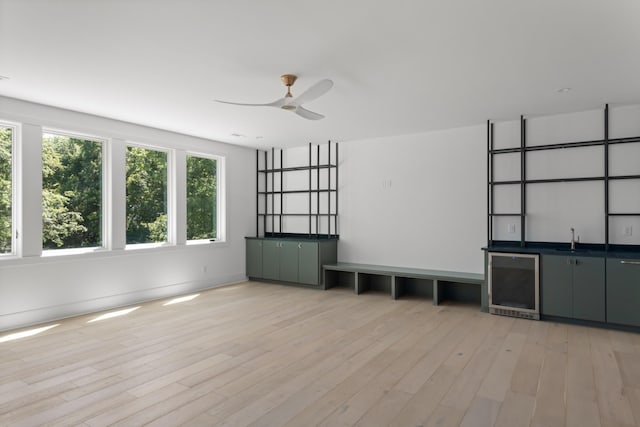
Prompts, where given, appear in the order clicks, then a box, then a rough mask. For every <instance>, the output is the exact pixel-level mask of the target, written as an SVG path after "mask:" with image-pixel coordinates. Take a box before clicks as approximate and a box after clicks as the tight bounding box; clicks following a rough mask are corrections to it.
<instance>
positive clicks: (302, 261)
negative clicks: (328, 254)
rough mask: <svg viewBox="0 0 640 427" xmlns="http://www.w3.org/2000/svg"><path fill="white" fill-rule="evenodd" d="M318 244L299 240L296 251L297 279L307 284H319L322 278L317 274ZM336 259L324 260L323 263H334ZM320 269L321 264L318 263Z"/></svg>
mask: <svg viewBox="0 0 640 427" xmlns="http://www.w3.org/2000/svg"><path fill="white" fill-rule="evenodd" d="M319 250H320V246H319V245H317V244H315V243H310V242H300V246H299V251H298V257H299V258H298V261H299V262H298V281H299V282H300V283H304V284H307V285H316V284H319V283H320V282H321V280H322V278H321V277H319V276H318V269H317V263H318V261H317V260H318V259H320V254H319ZM335 262H336V261H330V260H329V261H326V262H323V264H328V263H335ZM320 269H322V264H321V265H320Z"/></svg>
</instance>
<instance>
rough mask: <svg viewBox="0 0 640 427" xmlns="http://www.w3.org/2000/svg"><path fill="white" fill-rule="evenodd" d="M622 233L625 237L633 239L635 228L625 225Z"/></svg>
mask: <svg viewBox="0 0 640 427" xmlns="http://www.w3.org/2000/svg"><path fill="white" fill-rule="evenodd" d="M622 233H623V234H624V236H625V237H631V236H632V235H633V227H632V226H630V225H625V226H624V229H623V230H622Z"/></svg>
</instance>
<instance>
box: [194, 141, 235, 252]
mask: <svg viewBox="0 0 640 427" xmlns="http://www.w3.org/2000/svg"><path fill="white" fill-rule="evenodd" d="M188 157H199V158H203V159H210V160H215V161H216V237H215V239H213V240H212V239H189V238H188V237H187V236H186V233H187V228H188V226H187V224H188V221H189V216H188V215H189V214H188V211H187V196H186V194H185V210H184V212H185V214H184V215H185V239H186V244H187V245H201V244H211V243H213V244H223V243H226V241H227V229H226V216H227V215H226V213H227V206H226V198H225V194H226V192H225V188H226V179H225V178H226V176H225V173H224V171H225V157H224V156H221V155H217V154H208V153H202V152H198V151H186V154H185V160H184V161H185V164H184V167H185V181H184V188H185V193H186V189H187V186H188V181H189V177H188V176H187V158H188Z"/></svg>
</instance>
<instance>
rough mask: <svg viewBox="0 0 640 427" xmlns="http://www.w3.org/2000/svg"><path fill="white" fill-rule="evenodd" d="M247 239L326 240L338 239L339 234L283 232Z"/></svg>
mask: <svg viewBox="0 0 640 427" xmlns="http://www.w3.org/2000/svg"><path fill="white" fill-rule="evenodd" d="M245 239H253V240H280V241H282V240H291V241H296V242H301V241H302V242H326V241H331V240H338V239H339V236H335V235H332V236H331V237H328V236H327V235H326V234H324V235H320V236H316V235H315V234H312V235H311V236H309V235H308V234H283V235H280V236H265V237H256V236H246V237H245Z"/></svg>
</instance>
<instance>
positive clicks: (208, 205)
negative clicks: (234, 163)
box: [187, 156, 218, 240]
mask: <svg viewBox="0 0 640 427" xmlns="http://www.w3.org/2000/svg"><path fill="white" fill-rule="evenodd" d="M217 185H218V183H217V175H216V161H215V160H213V159H206V158H203V157H193V156H187V240H196V239H215V238H216V237H217V203H216V201H217V197H216V191H217Z"/></svg>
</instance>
